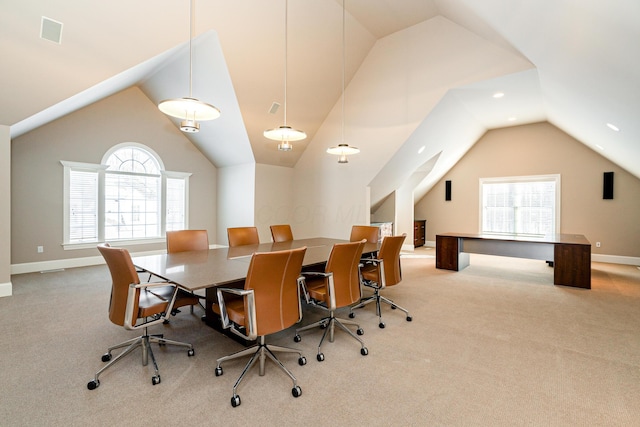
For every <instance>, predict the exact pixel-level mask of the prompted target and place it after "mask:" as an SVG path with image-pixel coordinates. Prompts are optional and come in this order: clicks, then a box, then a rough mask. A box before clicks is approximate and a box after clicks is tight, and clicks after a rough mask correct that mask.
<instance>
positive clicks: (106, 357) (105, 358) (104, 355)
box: [102, 353, 111, 362]
mask: <svg viewBox="0 0 640 427" xmlns="http://www.w3.org/2000/svg"><path fill="white" fill-rule="evenodd" d="M109 360H111V353H105V354H103V355H102V361H103V362H108V361H109Z"/></svg>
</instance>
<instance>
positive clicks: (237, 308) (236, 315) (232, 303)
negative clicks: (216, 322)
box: [212, 298, 247, 327]
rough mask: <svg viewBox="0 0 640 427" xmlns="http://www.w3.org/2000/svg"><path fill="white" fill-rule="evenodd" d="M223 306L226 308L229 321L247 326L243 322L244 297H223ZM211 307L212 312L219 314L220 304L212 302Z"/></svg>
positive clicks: (244, 320) (244, 318) (244, 319)
mask: <svg viewBox="0 0 640 427" xmlns="http://www.w3.org/2000/svg"><path fill="white" fill-rule="evenodd" d="M224 306H225V308H226V309H227V315H228V316H229V320H230V321H232V322H233V323H235V324H237V325H240V326H245V327H246V326H247V325H246V323H245V322H246V315H245V311H244V298H229V299H226V298H225V300H224ZM212 309H213V312H214V313H216V314H218V315H220V306H219V305H218V304H213V307H212Z"/></svg>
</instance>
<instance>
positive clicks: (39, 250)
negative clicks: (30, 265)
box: [38, 246, 44, 254]
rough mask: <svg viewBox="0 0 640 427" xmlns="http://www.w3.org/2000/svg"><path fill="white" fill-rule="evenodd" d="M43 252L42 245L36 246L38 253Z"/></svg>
mask: <svg viewBox="0 0 640 427" xmlns="http://www.w3.org/2000/svg"><path fill="white" fill-rule="evenodd" d="M43 252H44V246H38V253H39V254H41V253H43Z"/></svg>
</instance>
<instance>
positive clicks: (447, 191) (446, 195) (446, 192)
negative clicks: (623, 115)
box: [444, 172, 613, 201]
mask: <svg viewBox="0 0 640 427" xmlns="http://www.w3.org/2000/svg"><path fill="white" fill-rule="evenodd" d="M611 173H613V172H611ZM612 179H613V178H612ZM444 199H445V200H447V201H448V200H451V181H445V182H444Z"/></svg>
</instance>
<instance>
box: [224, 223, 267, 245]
mask: <svg viewBox="0 0 640 427" xmlns="http://www.w3.org/2000/svg"><path fill="white" fill-rule="evenodd" d="M227 237H228V239H229V246H230V247H234V246H242V245H257V244H259V243H260V237H258V229H257V228H256V227H231V228H227Z"/></svg>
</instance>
